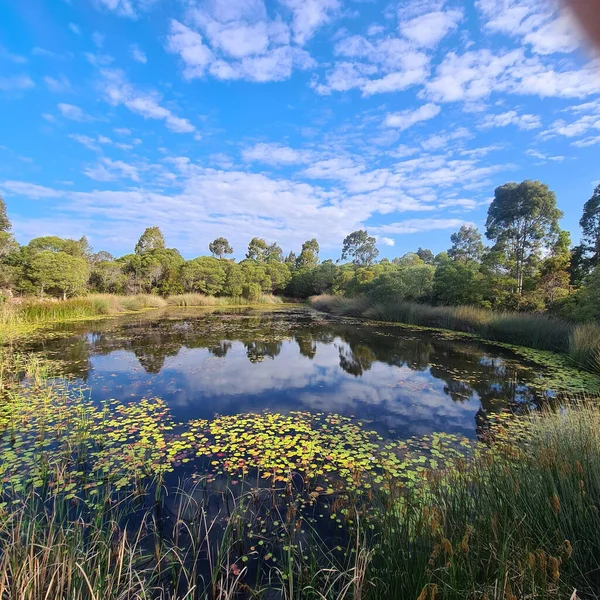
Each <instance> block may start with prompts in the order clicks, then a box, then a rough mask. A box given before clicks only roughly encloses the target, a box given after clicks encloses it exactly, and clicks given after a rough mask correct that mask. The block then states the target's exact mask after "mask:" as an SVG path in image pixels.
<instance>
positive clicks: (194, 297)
mask: <svg viewBox="0 0 600 600" xmlns="http://www.w3.org/2000/svg"><path fill="white" fill-rule="evenodd" d="M167 303H168V304H169V305H171V306H249V305H252V304H282V303H283V300H282V299H281V298H280V297H279V296H274V295H273V294H263V295H261V296H260V298H258V299H257V300H254V301H252V302H251V301H249V300H247V299H246V298H241V297H240V298H233V297H216V296H206V295H205V294H180V295H178V296H169V298H167Z"/></svg>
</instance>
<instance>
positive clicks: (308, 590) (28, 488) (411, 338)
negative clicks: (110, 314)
mask: <svg viewBox="0 0 600 600" xmlns="http://www.w3.org/2000/svg"><path fill="white" fill-rule="evenodd" d="M199 311H201V312H199ZM538 358H539V357H538ZM542 362H543V361H539V360H538V362H536V360H535V357H531V356H530V357H529V358H528V359H526V358H524V357H523V356H522V355H519V354H518V353H516V352H514V351H513V350H511V349H509V348H504V347H499V346H493V345H490V344H488V343H483V342H481V341H478V340H476V339H451V338H449V337H448V335H447V333H443V332H436V331H429V332H427V331H421V330H410V329H407V328H399V327H397V326H384V325H381V324H372V323H363V322H360V321H356V320H352V319H344V318H332V317H327V316H323V315H320V314H318V313H315V312H313V311H310V310H308V309H305V308H289V307H285V306H283V307H277V306H275V307H264V308H254V309H248V308H246V309H232V308H219V307H208V308H177V307H171V308H169V307H164V308H161V309H158V310H154V311H150V312H142V313H138V314H131V315H125V316H121V317H119V318H117V319H116V320H115V319H109V320H92V321H77V322H73V323H71V324H65V325H62V326H60V327H56V328H55V329H54V330H49V331H46V332H45V334H44V337H43V339H41V340H39V341H37V342H36V343H34V344H29V345H25V346H23V345H17V346H16V347H14V348H13V351H12V352H8V349H7V348H5V351H4V353H3V360H2V396H3V401H2V403H1V406H0V428H1V436H0V459H1V460H0V464H1V465H2V467H1V469H2V473H1V476H0V482H1V483H0V485H1V489H0V492H1V496H2V499H1V504H0V545H1V557H0V571H1V573H2V576H1V577H0V597H2V598H7V599H12V598H15V599H16V598H19V599H21V598H24V599H28V600H37V599H42V598H48V597H53V598H69V599H72V598H76V599H81V600H84V599H85V600H88V599H89V600H91V599H97V598H108V599H113V598H114V599H125V598H148V599H150V598H159V599H164V600H167V599H170V600H173V599H175V598H178V599H180V600H183V599H184V598H186V599H191V598H198V599H209V598H210V599H213V598H219V599H225V598H265V599H267V598H269V599H271V598H275V597H277V598H285V599H288V598H289V599H290V600H291V599H304V598H307V599H313V598H314V599H321V600H322V599H324V598H325V599H332V600H333V599H336V600H337V599H340V600H341V599H359V598H360V599H371V598H372V599H373V600H375V599H377V600H379V599H381V598H384V599H390V600H392V599H394V600H395V599H397V598H414V599H415V600H416V599H417V598H419V599H420V600H424V599H428V598H443V599H446V598H447V599H457V600H458V599H459V598H461V599H462V598H484V597H487V598H490V599H501V598H502V599H505V598H524V597H531V598H563V597H565V595H567V596H568V597H570V596H571V595H572V594H573V592H574V591H575V590H577V597H580V598H595V597H597V595H596V590H597V588H598V585H599V583H600V565H599V561H598V556H600V518H599V516H598V511H597V498H598V494H600V467H598V465H599V464H600V439H599V438H598V435H599V433H598V432H599V431H600V427H599V425H600V412H599V411H598V409H597V408H596V406H595V405H594V403H593V402H592V401H591V399H590V400H589V401H584V400H580V401H579V402H577V403H573V402H571V401H569V400H568V398H567V397H566V395H565V393H564V392H565V389H566V388H569V389H571V390H572V389H577V387H576V386H577V384H576V382H577V381H579V384H580V385H579V389H582V390H583V389H585V388H588V387H590V386H591V385H592V383H593V375H590V374H589V373H585V372H582V371H578V370H577V369H574V368H571V367H569V366H568V365H567V364H561V365H558V364H553V365H552V366H551V367H548V366H544V365H543V364H541V363H542ZM250 379H251V380H252V382H253V385H254V387H252V386H250V387H248V386H249V383H248V382H249V381H250ZM211 382H212V385H211ZM558 405H561V406H562V407H563V408H562V409H561V410H557V406H558ZM530 409H533V412H532V411H531V410H530Z"/></svg>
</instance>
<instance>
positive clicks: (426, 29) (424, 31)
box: [400, 10, 463, 48]
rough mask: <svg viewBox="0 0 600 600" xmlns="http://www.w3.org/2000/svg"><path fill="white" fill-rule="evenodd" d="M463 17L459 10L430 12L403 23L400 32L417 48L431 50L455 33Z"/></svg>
mask: <svg viewBox="0 0 600 600" xmlns="http://www.w3.org/2000/svg"><path fill="white" fill-rule="evenodd" d="M462 17H463V14H462V12H461V11H459V10H448V11H435V12H430V13H426V14H424V15H421V16H418V17H415V18H414V19H411V20H410V21H404V22H401V23H400V32H401V33H402V35H403V36H404V37H405V38H407V39H409V40H410V41H411V42H413V43H415V44H416V45H417V46H424V47H426V48H431V47H434V46H436V45H437V44H438V43H439V42H440V41H441V40H442V39H443V38H445V37H446V36H447V35H448V34H449V33H450V32H452V31H454V30H455V29H456V28H457V27H458V23H459V22H460V21H461V20H462Z"/></svg>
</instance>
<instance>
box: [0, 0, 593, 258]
mask: <svg viewBox="0 0 600 600" xmlns="http://www.w3.org/2000/svg"><path fill="white" fill-rule="evenodd" d="M0 11H1V12H0V15H1V17H2V18H1V19H0V44H1V45H0V123H1V131H2V136H1V138H0V193H1V194H2V196H3V197H4V198H5V200H6V203H7V206H8V210H9V215H10V217H11V218H12V221H13V225H14V231H15V234H16V235H17V238H18V239H19V241H20V242H21V243H26V242H27V241H28V240H29V239H30V238H31V237H35V236H39V235H48V234H56V235H61V236H65V237H75V238H77V237H80V236H81V235H83V234H85V235H87V236H88V238H89V240H90V242H91V243H92V245H93V246H94V247H95V248H96V249H98V250H99V249H106V250H109V251H111V252H113V253H115V254H124V253H126V252H130V251H131V250H132V248H133V245H134V243H135V241H136V240H137V238H138V237H139V235H140V234H141V232H142V231H143V230H144V228H146V227H148V226H151V225H158V226H160V227H161V228H162V229H163V231H164V233H165V236H166V238H167V244H168V245H169V246H170V247H177V248H179V249H180V250H181V252H182V253H183V254H184V256H186V257H193V256H197V255H200V254H206V253H207V252H208V250H207V246H208V243H209V242H210V241H211V240H212V239H214V238H215V237H217V236H221V235H223V236H225V237H227V238H228V239H229V240H230V241H231V243H232V245H233V246H234V248H235V250H236V252H235V254H236V256H237V257H242V255H243V253H244V251H245V248H246V246H247V243H248V241H249V240H250V238H252V237H254V236H260V237H265V238H266V239H267V240H268V241H277V242H278V243H279V244H280V245H281V246H282V247H283V248H284V250H285V251H288V250H292V249H293V250H296V251H298V250H299V247H300V245H301V244H302V242H303V241H304V240H306V239H308V238H312V237H317V239H318V240H319V242H320V244H321V248H322V252H321V255H322V257H323V258H337V257H339V254H340V248H341V243H342V240H343V238H344V237H345V235H346V234H348V233H349V232H351V231H353V230H355V229H358V228H367V229H368V230H369V232H370V233H371V234H373V235H375V236H376V237H377V238H378V241H379V247H380V249H381V256H387V257H393V256H398V255H401V254H403V253H405V252H407V251H410V250H416V248H417V247H418V246H423V247H430V248H432V249H433V250H434V251H435V252H438V251H441V250H444V249H446V248H447V247H448V246H449V237H450V235H451V233H452V232H453V231H455V230H457V229H458V228H459V227H460V225H461V224H462V223H474V224H476V225H478V226H480V227H483V225H484V223H485V216H486V211H487V206H488V204H489V202H490V200H491V197H492V196H493V191H494V188H495V187H496V186H498V185H501V184H503V183H505V182H507V181H521V180H523V179H540V180H542V181H544V182H546V183H548V184H549V185H550V187H551V188H552V189H553V190H554V191H555V192H556V194H557V197H558V203H559V206H560V208H561V209H562V210H563V211H564V212H565V219H564V221H563V227H565V228H567V229H569V230H571V231H572V232H573V234H574V239H575V240H576V239H577V238H578V235H579V231H578V225H577V223H578V220H579V218H580V216H581V210H582V206H583V203H584V202H585V201H586V200H587V199H588V198H589V197H590V195H591V193H592V191H593V187H594V185H595V184H596V183H597V181H598V178H599V177H600V175H599V171H598V164H599V160H598V159H599V156H600V153H599V151H600V66H599V65H600V62H599V60H598V57H597V56H594V55H593V51H592V50H591V49H590V48H589V47H586V45H585V43H584V42H583V41H582V37H581V35H580V33H579V31H578V29H577V27H576V25H575V24H574V23H573V21H572V19H571V17H570V15H569V14H568V13H566V12H565V11H564V10H562V9H560V8H557V7H556V6H555V5H552V4H549V3H548V2H546V1H544V2H538V1H536V0H475V1H472V0H471V1H467V2H456V1H455V2H453V1H452V0H448V1H444V0H411V1H405V0H403V1H400V2H398V1H388V0H383V1H379V0H374V1H358V0H206V1H203V0H70V1H69V0H52V1H50V2H49V1H47V0H19V1H18V2H9V1H8V0H5V1H4V2H0Z"/></svg>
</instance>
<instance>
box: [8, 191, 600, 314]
mask: <svg viewBox="0 0 600 600" xmlns="http://www.w3.org/2000/svg"><path fill="white" fill-rule="evenodd" d="M562 216H563V215H562V212H561V211H560V210H559V209H558V207H557V205H556V196H555V194H554V193H553V192H552V191H551V190H550V189H549V188H548V186H547V185H545V184H543V183H541V182H539V181H530V180H526V181H523V182H521V183H507V184H505V185H502V186H500V187H498V188H497V189H496V190H495V193H494V199H493V201H492V203H491V204H490V206H489V210H488V216H487V221H486V228H485V232H484V233H483V234H482V233H481V232H480V231H479V230H478V229H476V228H474V227H471V226H467V225H464V226H463V227H461V228H460V230H459V231H457V232H455V233H454V234H453V235H452V236H451V247H450V248H449V249H448V250H447V251H445V252H441V253H439V254H438V255H434V254H433V252H431V250H429V249H426V248H419V249H418V250H417V251H416V252H409V253H407V254H405V255H404V256H401V257H398V258H394V259H393V260H388V259H385V258H384V259H382V260H377V258H378V255H379V251H378V249H377V245H376V239H375V238H374V237H372V236H370V235H369V234H368V232H367V231H365V230H359V231H355V232H352V233H350V234H349V235H348V236H347V237H346V238H345V239H344V242H343V248H342V252H341V258H340V259H339V260H338V261H335V262H334V261H332V260H325V261H320V260H319V243H318V241H317V240H316V239H311V240H307V241H306V242H305V243H304V244H303V245H302V248H301V249H300V251H299V253H298V254H296V253H294V252H290V253H289V254H287V255H284V252H283V250H282V248H281V247H280V246H279V245H278V244H277V243H276V242H273V243H268V242H267V241H266V240H264V239H262V238H258V237H255V238H253V239H252V240H251V241H250V243H249V245H248V249H247V252H246V257H245V259H244V260H241V261H239V262H236V261H235V260H233V259H230V258H228V257H229V256H230V255H231V254H233V248H232V247H231V245H230V243H229V242H228V240H227V239H225V238H223V237H218V238H216V239H215V240H214V241H212V242H211V243H210V244H209V246H208V249H209V251H210V253H211V255H210V256H199V257H197V258H193V259H191V260H185V259H184V258H183V257H182V256H181V254H180V253H179V251H178V250H176V249H174V248H167V246H166V243H165V238H164V236H163V234H162V232H161V231H160V229H159V228H158V227H149V228H148V229H146V230H145V231H144V233H143V234H142V235H141V237H140V238H139V240H138V242H137V244H136V245H135V247H134V250H133V252H132V253H131V254H126V255H125V256H121V257H113V256H112V255H111V254H109V253H108V252H105V251H100V252H94V251H93V249H92V248H91V247H90V246H89V244H88V242H87V240H86V238H85V237H83V238H81V239H79V240H72V239H63V238H59V237H56V236H46V237H39V238H35V239H32V240H31V241H30V242H29V243H28V244H27V245H24V246H20V245H19V244H18V243H17V242H16V240H15V239H14V237H13V236H12V234H11V233H10V229H11V226H10V221H9V219H8V216H7V212H6V206H5V204H4V202H3V201H2V200H1V199H0V286H1V287H2V288H3V289H4V290H5V291H6V293H16V294H21V295H39V296H42V297H43V296H57V297H62V298H66V297H70V296H77V295H82V294H85V293H87V292H99V293H114V294H136V293H154V294H160V295H162V296H168V295H175V294H181V293H187V292H197V293H203V294H208V295H214V296H233V297H244V298H246V299H248V300H255V299H257V298H258V297H259V296H260V295H261V294H282V295H288V296H292V297H296V298H306V297H308V296H311V295H316V294H323V293H333V294H346V295H351V296H352V295H358V294H368V295H370V296H372V297H374V298H376V299H378V300H379V299H380V300H382V301H383V300H386V301H387V300H399V301H400V300H409V301H417V302H428V303H434V304H441V305H461V304H468V305H475V306H481V307H487V308H493V309H497V310H521V311H524V310H530V311H539V310H552V311H555V312H558V313H561V314H562V315H563V316H568V317H572V318H576V319H580V320H586V319H591V318H600V267H599V266H598V264H599V263H600V185H599V186H598V187H596V189H595V190H594V192H593V194H592V197H591V198H590V199H589V200H588V201H587V202H586V203H585V206H584V210H583V215H582V217H581V221H580V225H581V228H582V240H581V243H580V244H579V245H578V246H575V247H572V244H571V236H570V234H569V232H568V231H565V230H563V229H561V227H560V219H561V218H562ZM484 235H485V239H486V241H487V244H486V243H485V241H484Z"/></svg>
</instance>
